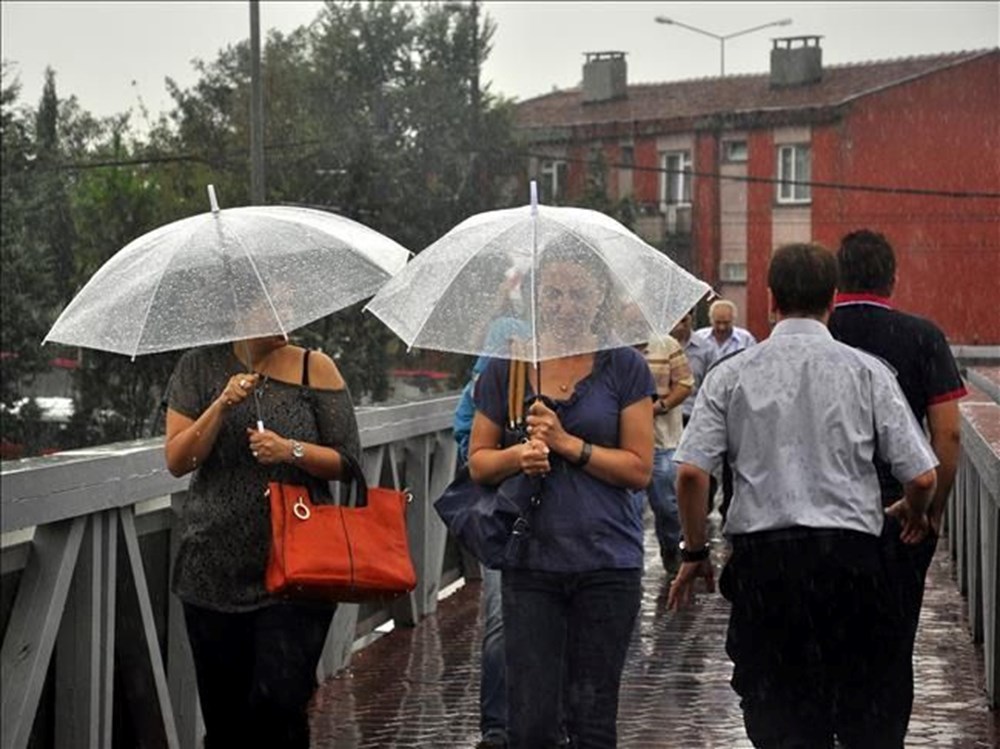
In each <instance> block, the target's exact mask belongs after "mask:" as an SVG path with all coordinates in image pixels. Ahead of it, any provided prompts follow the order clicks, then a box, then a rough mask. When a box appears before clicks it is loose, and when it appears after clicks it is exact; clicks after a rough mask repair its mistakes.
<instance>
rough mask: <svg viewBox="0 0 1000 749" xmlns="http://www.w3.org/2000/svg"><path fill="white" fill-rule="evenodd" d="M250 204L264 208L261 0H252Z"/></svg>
mask: <svg viewBox="0 0 1000 749" xmlns="http://www.w3.org/2000/svg"><path fill="white" fill-rule="evenodd" d="M250 202H251V203H252V204H253V205H264V94H263V90H262V87H261V80H260V0H250Z"/></svg>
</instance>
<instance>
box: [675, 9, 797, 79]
mask: <svg viewBox="0 0 1000 749" xmlns="http://www.w3.org/2000/svg"><path fill="white" fill-rule="evenodd" d="M656 22H657V23H665V24H668V25H670V26H680V27H681V28H682V29H687V30H688V31H693V32H695V33H696V34H702V35H704V36H710V37H712V38H713V39H715V40H716V41H718V42H719V63H720V75H725V74H726V40H727V39H732V38H733V37H735V36H743V35H744V34H749V33H750V32H752V31H760V30H761V29H766V28H769V27H771V26H787V25H788V24H790V23H791V22H792V19H791V18H782V19H781V20H780V21H771V22H770V23H762V24H761V25H760V26H753V27H751V28H749V29H743V30H742V31H734V32H733V33H732V34H714V33H712V32H711V31H705V29H699V28H698V27H697V26H691V25H689V24H686V23H681V22H680V21H675V20H674V19H673V18H667V17H666V16H657V17H656Z"/></svg>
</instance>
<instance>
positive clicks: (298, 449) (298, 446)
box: [291, 440, 306, 463]
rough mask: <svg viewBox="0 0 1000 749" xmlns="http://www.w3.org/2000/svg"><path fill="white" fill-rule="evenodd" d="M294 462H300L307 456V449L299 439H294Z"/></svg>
mask: <svg viewBox="0 0 1000 749" xmlns="http://www.w3.org/2000/svg"><path fill="white" fill-rule="evenodd" d="M291 442H292V462H293V463H298V462H299V461H300V460H302V459H303V458H304V457H305V456H306V449H305V448H304V447H303V446H302V443H301V442H299V441H298V440H292V441H291Z"/></svg>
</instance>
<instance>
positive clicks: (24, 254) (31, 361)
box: [0, 63, 54, 431]
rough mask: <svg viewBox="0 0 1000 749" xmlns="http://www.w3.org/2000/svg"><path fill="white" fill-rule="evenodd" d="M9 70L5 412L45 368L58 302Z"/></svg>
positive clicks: (2, 193)
mask: <svg viewBox="0 0 1000 749" xmlns="http://www.w3.org/2000/svg"><path fill="white" fill-rule="evenodd" d="M10 70H11V69H10V67H9V65H8V64H7V63H4V64H3V83H2V87H0V149H2V150H0V160H2V164H3V172H2V178H0V203H2V205H3V209H2V210H0V265H2V267H3V272H2V273H0V307H2V311H3V315H2V317H3V320H2V323H0V402H2V403H3V404H4V405H5V406H11V405H12V404H13V403H14V402H16V401H17V400H19V399H20V398H21V396H22V389H23V387H24V385H25V384H26V383H29V382H30V381H31V379H32V378H33V377H34V376H35V375H36V374H38V373H39V372H41V371H43V370H44V369H45V367H46V356H45V355H44V353H43V351H42V348H41V345H40V344H41V341H42V338H43V337H44V336H45V333H46V331H47V330H48V327H49V325H50V323H51V318H50V310H51V305H52V300H53V298H54V286H53V282H52V273H51V263H50V257H49V256H48V255H47V254H46V253H45V252H44V251H43V248H42V246H41V245H40V243H39V242H38V241H37V240H36V237H35V235H34V234H33V233H32V232H31V231H30V230H29V223H28V217H29V214H30V212H31V210H32V209H33V207H34V203H35V201H34V200H33V195H32V193H33V188H32V185H33V183H32V178H31V177H32V169H33V165H34V163H35V160H36V153H35V147H34V141H33V138H32V133H33V131H34V128H33V127H32V123H31V117H30V113H26V112H24V111H23V110H22V109H21V108H20V107H19V106H18V104H17V99H18V94H19V90H20V85H19V83H18V81H16V80H10V78H9V76H10ZM5 421H6V420H5ZM4 431H6V425H5V429H4Z"/></svg>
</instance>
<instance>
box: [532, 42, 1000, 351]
mask: <svg viewBox="0 0 1000 749" xmlns="http://www.w3.org/2000/svg"><path fill="white" fill-rule="evenodd" d="M819 41H820V39H819V37H788V38H783V39H776V40H774V48H773V49H772V50H771V61H770V63H771V64H770V71H769V73H767V74H761V75H736V76H725V77H720V78H703V79H697V80H688V81H678V82H673V83H659V84H641V85H629V84H628V83H627V75H626V73H627V69H626V60H625V53H624V52H601V53H589V54H588V55H587V56H586V62H585V64H584V77H583V84H582V86H581V87H579V88H576V89H571V90H567V91H557V92H553V93H551V94H547V95H545V96H540V97H537V98H534V99H530V100H527V101H524V102H522V103H521V104H519V105H518V112H517V122H518V128H519V130H520V132H521V134H522V136H523V137H524V138H525V141H526V143H527V149H528V152H529V174H530V175H531V176H532V177H533V178H535V179H537V180H538V181H539V183H540V185H541V188H542V199H543V200H545V201H549V202H557V203H559V202H562V203H573V202H575V201H576V200H577V199H578V198H579V196H580V195H582V194H583V191H584V190H585V189H586V182H587V178H588V174H589V173H592V171H593V169H594V165H595V164H596V163H598V160H599V159H602V160H603V163H604V164H606V165H608V168H607V170H606V178H605V180H604V185H605V189H606V191H607V193H608V197H609V198H611V199H612V200H617V199H622V198H630V199H631V200H632V201H633V202H634V204H635V206H636V208H637V219H636V224H635V229H636V231H637V232H638V233H639V234H640V235H641V236H643V238H645V239H646V240H647V241H649V242H650V243H651V244H654V245H656V246H659V247H662V248H664V249H665V251H667V252H668V253H669V254H670V255H671V256H672V257H674V259H676V260H678V262H680V263H682V264H683V265H685V266H686V267H688V268H689V269H691V270H692V271H693V272H695V273H696V274H697V275H699V276H700V277H701V278H703V279H704V280H705V281H706V282H708V283H709V284H711V285H712V286H713V288H714V289H715V290H716V291H717V292H718V293H719V294H720V295H721V296H723V297H725V298H728V299H732V300H733V301H734V302H736V303H737V304H738V305H739V307H740V310H741V318H742V322H743V323H744V324H745V325H746V326H747V327H748V328H749V329H750V330H751V331H752V332H753V333H754V334H755V335H756V336H757V337H758V338H763V337H766V336H767V334H768V331H769V324H768V312H767V283H766V270H767V265H768V261H769V258H770V254H771V252H772V251H773V250H774V248H776V247H778V246H780V245H781V244H783V243H785V242H789V241H817V242H820V243H822V244H825V245H827V246H828V247H836V246H837V243H838V240H839V238H840V237H841V236H843V235H844V234H845V233H847V232H849V231H852V230H854V229H859V228H872V229H875V230H877V231H881V232H882V233H883V234H885V235H886V236H887V237H888V238H889V240H890V241H891V242H892V243H893V245H894V246H895V248H896V250H897V256H898V265H899V283H898V284H897V288H896V292H895V296H894V299H895V302H896V304H897V305H898V306H899V307H900V308H901V309H904V310H906V311H909V312H912V313H914V314H918V315H922V316H925V317H929V318H931V319H933V320H935V321H936V322H937V323H938V324H939V325H940V326H941V327H942V329H943V330H944V331H945V333H946V335H947V336H948V338H949V340H950V341H951V342H952V343H953V344H969V345H987V344H990V345H995V344H1000V313H997V312H996V310H995V306H994V304H993V303H992V298H993V297H994V296H996V294H997V291H1000V50H998V49H992V50H979V51H971V52H957V53H950V54H941V55H934V56H922V57H912V58H904V59H896V60H887V61H879V62H864V63H857V64H849V65H838V66H830V67H824V66H823V64H822V49H821V47H820V44H819Z"/></svg>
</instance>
